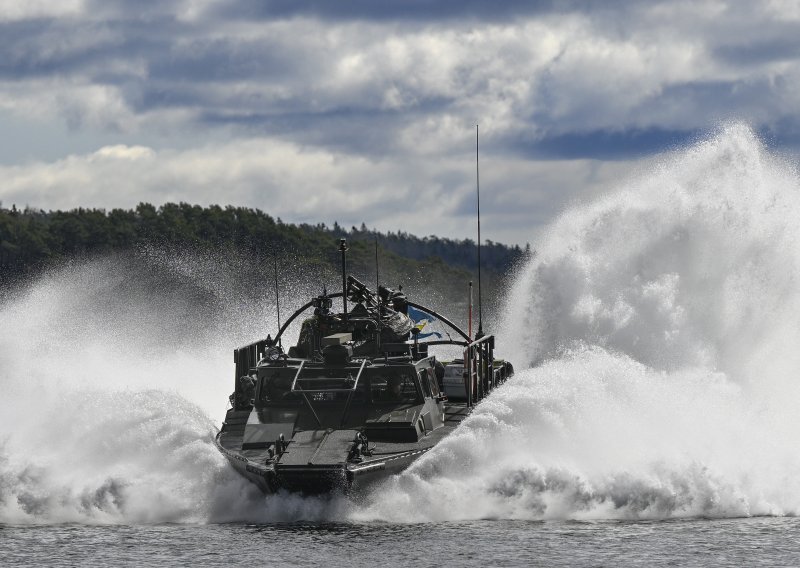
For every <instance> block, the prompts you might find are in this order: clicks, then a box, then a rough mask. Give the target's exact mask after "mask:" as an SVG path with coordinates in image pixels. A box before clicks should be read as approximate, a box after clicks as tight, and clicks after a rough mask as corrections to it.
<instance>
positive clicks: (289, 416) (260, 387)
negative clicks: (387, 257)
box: [216, 239, 513, 494]
mask: <svg viewBox="0 0 800 568" xmlns="http://www.w3.org/2000/svg"><path fill="white" fill-rule="evenodd" d="M339 250H340V251H341V255H342V291H341V292H337V293H330V294H329V293H327V292H326V291H325V290H323V292H322V294H321V295H319V296H317V297H315V298H313V299H311V300H310V301H309V302H308V303H306V304H305V305H303V306H302V307H301V308H300V309H298V310H297V311H296V312H294V314H292V315H291V317H289V318H288V319H287V321H286V322H285V323H284V324H283V325H282V326H280V329H279V330H278V331H277V334H276V335H275V337H271V336H267V338H266V339H262V340H260V341H257V342H255V343H251V344H250V345H246V346H244V347H241V348H239V349H236V350H234V354H233V355H234V356H233V358H234V363H235V365H236V374H235V390H234V392H233V394H232V395H231V397H230V403H231V408H230V409H229V410H228V411H227V413H226V416H225V421H224V423H223V424H222V428H221V430H220V431H219V433H218V434H217V436H216V445H217V447H218V448H219V450H220V451H221V452H222V453H223V454H224V455H225V456H226V457H227V458H228V460H229V461H230V463H231V464H232V465H233V467H234V468H235V469H236V470H237V471H238V472H239V473H241V474H242V475H243V476H244V477H246V478H247V479H249V480H250V481H252V482H253V483H255V484H256V485H258V487H260V488H261V489H262V490H263V491H264V492H265V493H274V492H278V491H281V490H285V491H290V492H300V493H305V494H319V493H328V492H342V493H351V492H354V491H359V490H363V489H364V488H365V487H368V486H370V485H372V484H374V483H376V482H379V481H381V480H384V479H386V478H387V477H389V476H391V475H393V474H396V473H399V472H401V471H402V470H404V469H405V468H407V467H408V466H409V465H410V464H411V463H413V462H414V460H416V459H418V458H419V457H420V456H422V455H423V454H425V453H426V452H428V451H429V450H430V449H431V448H433V447H434V446H436V444H438V443H439V442H440V441H442V440H443V439H444V438H445V437H446V436H447V435H448V434H449V433H450V432H452V431H453V430H454V429H455V428H456V427H457V426H458V425H459V423H460V422H461V421H462V420H464V418H466V417H467V416H468V415H469V413H470V411H471V410H472V408H473V407H474V405H475V404H476V403H478V402H479V401H480V400H481V399H482V398H483V397H485V396H486V395H487V394H488V393H489V392H490V391H491V390H492V389H494V388H495V387H497V386H498V385H500V384H501V383H503V382H504V381H505V380H506V379H507V378H508V377H509V376H511V374H513V367H512V366H511V364H510V363H509V362H507V361H503V360H499V359H495V357H494V345H495V338H494V336H492V335H483V334H482V333H480V332H479V333H478V334H476V335H477V337H470V335H469V334H468V333H467V332H465V331H463V330H462V329H461V328H459V327H458V326H456V325H455V324H454V323H452V322H451V321H450V320H449V319H448V318H446V317H445V316H443V315H441V314H439V313H437V312H436V311H434V310H432V309H430V308H428V307H426V306H423V305H421V304H417V303H414V302H412V301H410V300H409V299H408V298H407V297H406V295H405V294H404V293H403V291H402V289H399V290H393V289H391V288H387V287H385V286H379V285H377V283H376V287H377V290H374V291H373V290H371V289H369V288H368V287H367V286H366V285H365V284H363V283H362V282H360V281H359V280H358V279H356V278H354V277H353V276H348V275H347V272H346V251H347V243H346V241H345V240H344V239H342V240H341V241H340V247H339ZM338 298H341V306H342V311H341V312H335V311H334V310H333V306H334V300H337V302H336V303H337V304H338V303H339V301H338ZM410 313H411V314H412V315H416V316H417V321H418V320H419V315H420V314H424V315H425V317H426V318H427V319H429V320H434V319H436V320H438V321H440V322H442V324H443V326H445V329H449V330H450V332H449V333H447V334H445V335H447V336H448V339H434V340H431V341H427V340H426V341H423V340H421V337H420V336H421V329H422V326H421V325H419V324H417V323H416V321H415V320H414V319H412V317H409V314H410ZM303 314H306V318H305V319H304V320H302V324H301V329H300V334H299V339H298V342H297V344H296V345H293V346H291V347H289V348H288V350H286V351H284V349H283V347H282V341H281V337H282V336H283V334H284V332H285V331H286V329H287V328H288V327H289V326H290V325H292V323H293V322H295V321H296V320H297V319H298V318H300V317H301V316H302V315H303ZM479 330H480V328H479ZM453 335H455V336H456V338H455V339H453ZM434 337H435V336H434ZM441 345H455V346H458V348H459V349H457V350H456V352H457V353H458V352H460V353H461V357H460V358H457V359H454V360H450V361H440V360H438V359H437V357H436V355H435V354H434V353H433V351H434V350H435V349H431V348H432V347H436V346H441ZM451 350H452V348H451Z"/></svg>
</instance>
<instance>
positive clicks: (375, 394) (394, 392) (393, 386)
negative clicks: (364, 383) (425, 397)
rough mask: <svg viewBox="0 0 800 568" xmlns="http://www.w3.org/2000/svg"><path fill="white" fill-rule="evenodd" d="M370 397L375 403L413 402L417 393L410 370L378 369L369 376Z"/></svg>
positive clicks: (416, 398) (416, 397) (417, 398)
mask: <svg viewBox="0 0 800 568" xmlns="http://www.w3.org/2000/svg"><path fill="white" fill-rule="evenodd" d="M370 397H371V399H372V402H375V403H379V404H380V403H387V404H392V403H393V404H397V403H415V402H417V401H418V400H419V393H418V392H417V386H416V384H415V382H414V375H413V374H412V373H411V372H408V371H405V370H397V369H380V370H379V371H377V372H376V373H375V374H374V375H373V376H371V377H370Z"/></svg>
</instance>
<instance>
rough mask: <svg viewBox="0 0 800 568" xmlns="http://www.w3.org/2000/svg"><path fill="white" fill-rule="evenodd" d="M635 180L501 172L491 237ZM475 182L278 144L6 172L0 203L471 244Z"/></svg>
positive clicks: (123, 155) (593, 171)
mask: <svg viewBox="0 0 800 568" xmlns="http://www.w3.org/2000/svg"><path fill="white" fill-rule="evenodd" d="M627 168H628V166H627V165H625V164H621V163H612V164H603V163H600V162H596V161H590V160H572V161H565V160H558V161H552V162H530V161H528V160H515V159H504V160H500V161H497V162H493V163H492V164H491V165H490V166H489V168H488V169H487V172H486V173H485V174H484V190H483V193H482V202H481V211H482V214H483V226H484V231H485V234H486V236H487V237H489V238H491V239H492V240H496V241H501V242H511V243H514V242H520V243H524V242H526V240H527V241H530V240H532V238H533V236H534V234H533V227H535V226H536V225H538V224H540V223H541V222H542V221H543V220H545V219H547V218H548V217H549V216H551V215H553V214H554V213H556V212H557V211H558V210H559V209H560V208H562V207H563V206H564V205H565V204H566V201H567V200H569V199H574V198H575V196H576V195H578V194H584V195H586V194H587V192H592V191H601V190H602V189H603V188H606V187H608V185H610V184H611V183H613V180H614V179H616V178H617V177H618V176H619V175H624V172H625V171H626V170H627ZM472 176H473V170H472V164H471V162H469V160H466V161H464V160H459V159H457V158H452V159H445V160H437V161H435V162H434V161H431V160H426V159H415V160H413V161H411V162H398V161H396V160H392V159H381V160H371V159H367V158H364V157H360V156H352V155H349V154H335V153H329V152H326V151H322V150H319V149H315V148H306V147H302V146H298V145H295V144H291V143H287V142H282V141H276V140H269V139H249V140H239V141H234V142H230V143H227V144H215V145H208V146H203V147H201V148H194V149H190V150H184V151H174V150H162V151H156V150H154V149H152V148H149V147H145V146H126V145H114V146H106V147H103V148H101V149H99V150H98V151H96V152H93V153H89V154H82V155H71V156H68V157H67V158H64V159H62V160H58V161H55V162H49V163H48V162H38V163H29V164H26V165H17V166H5V167H2V166H0V179H2V180H3V182H2V184H0V202H2V203H4V204H6V205H7V206H9V205H11V204H12V203H14V204H17V205H18V206H31V207H33V208H44V209H71V208H75V207H87V206H91V207H100V208H105V209H112V208H115V207H122V208H129V207H133V206H135V205H136V203H138V202H139V201H146V202H151V203H163V202H166V201H172V202H180V201H187V202H191V203H200V204H205V205H208V204H214V203H216V204H223V205H224V204H233V205H241V206H247V207H254V208H259V209H262V210H264V211H266V212H268V213H270V214H272V215H275V216H279V217H282V218H283V219H284V220H287V221H296V222H310V223H317V222H326V223H329V224H331V223H333V222H334V221H338V222H339V223H340V224H342V225H344V226H350V225H355V226H360V225H361V223H364V222H365V223H367V225H368V226H370V227H372V228H378V229H381V230H392V231H398V230H404V231H410V232H413V233H416V234H420V235H428V234H436V235H439V236H450V237H455V238H464V237H465V236H472V233H473V232H474V231H473V229H474V223H475V221H474V214H475V205H476V204H475V187H474V179H473V177H472ZM498 187H502V188H503V190H502V191H498V190H497V189H496V188H498Z"/></svg>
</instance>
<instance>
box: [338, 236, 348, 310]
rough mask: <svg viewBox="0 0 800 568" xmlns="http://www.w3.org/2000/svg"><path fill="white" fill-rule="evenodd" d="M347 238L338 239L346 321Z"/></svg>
mask: <svg viewBox="0 0 800 568" xmlns="http://www.w3.org/2000/svg"><path fill="white" fill-rule="evenodd" d="M347 249H348V247H347V239H339V251H340V252H341V253H342V308H344V309H343V311H344V319H345V321H347Z"/></svg>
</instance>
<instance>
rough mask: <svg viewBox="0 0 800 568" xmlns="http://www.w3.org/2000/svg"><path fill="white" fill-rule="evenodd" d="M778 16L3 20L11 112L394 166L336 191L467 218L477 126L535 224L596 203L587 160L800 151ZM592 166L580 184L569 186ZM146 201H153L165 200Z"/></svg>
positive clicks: (201, 192)
mask: <svg viewBox="0 0 800 568" xmlns="http://www.w3.org/2000/svg"><path fill="white" fill-rule="evenodd" d="M769 6H770V5H768V4H763V3H738V2H729V3H725V2H715V3H692V2H652V3H637V2H628V1H619V2H577V1H575V2H555V1H543V2H521V1H513V2H507V3H496V2H480V1H476V0H466V1H461V2H457V3H456V2H454V1H451V0H446V1H444V2H433V1H430V2H422V1H412V2H407V1H406V2H400V1H399V0H389V1H386V2H372V1H369V2H368V1H366V0H352V1H345V2H323V1H307V2H300V1H289V0H273V1H267V2H260V3H252V2H251V3H243V2H227V1H217V2H214V1H204V2H193V1H190V0H169V1H158V2H156V1H147V2H132V1H116V2H108V1H101V0H92V1H91V2H88V3H87V4H86V8H85V10H84V12H83V13H82V14H72V13H70V14H71V15H68V16H64V15H61V16H57V15H50V16H48V15H46V12H43V13H41V14H39V13H36V17H31V18H28V19H25V18H19V17H18V18H10V17H9V18H6V19H3V18H2V14H0V55H1V57H0V111H2V112H5V113H10V114H13V115H15V116H17V117H20V116H34V117H37V118H39V117H53V118H52V119H53V120H55V119H56V118H57V119H58V120H61V121H62V122H65V123H67V124H68V125H69V126H70V127H71V128H73V129H76V130H81V131H84V132H88V131H91V130H92V129H95V130H96V131H98V132H101V133H102V136H103V137H104V138H103V139H104V140H107V139H108V135H109V133H116V134H118V135H119V136H118V137H114V140H120V141H125V140H126V136H128V138H127V140H128V142H129V143H130V142H132V141H135V140H142V139H143V138H145V137H146V138H147V140H148V144H150V145H151V146H153V148H155V149H156V150H160V149H162V148H168V147H173V148H174V147H183V148H187V147H193V146H194V147H196V146H197V145H199V144H222V142H225V143H227V142H230V141H234V142H235V141H237V140H239V139H242V140H247V139H262V138H267V139H270V140H271V141H272V142H274V143H276V144H277V143H282V144H289V145H291V146H292V147H293V148H298V149H300V148H302V149H303V151H305V152H310V153H311V154H312V155H317V154H320V155H327V156H336V158H335V159H338V160H341V161H343V162H347V163H350V164H361V163H362V162H364V163H369V164H373V165H374V164H380V165H381V167H376V168H374V169H373V170H370V171H371V172H372V173H369V174H367V173H365V172H366V170H367V169H369V168H364V169H359V170H358V171H359V172H360V173H359V174H356V173H349V174H348V172H347V171H346V170H336V171H337V174H336V175H337V176H341V178H340V179H339V180H338V183H339V184H340V187H347V186H348V184H352V185H353V186H355V187H361V184H364V185H365V186H366V185H367V182H366V181H364V180H362V179H361V178H360V177H359V176H366V177H367V178H369V181H368V184H377V185H380V186H382V187H384V190H385V191H387V192H388V193H387V194H388V195H393V196H396V195H397V194H396V193H394V191H395V190H396V187H395V188H394V189H391V190H390V189H389V186H391V185H392V181H391V180H386V179H382V178H381V176H379V175H377V174H376V173H375V172H380V173H381V174H382V175H385V176H399V177H400V178H403V179H404V178H406V177H408V178H409V179H412V178H413V179H414V180H415V184H416V185H415V186H414V187H416V188H419V187H423V188H426V189H425V191H432V192H434V195H435V197H436V198H437V199H439V200H440V201H442V205H441V208H442V210H443V211H447V212H449V213H450V214H452V215H453V216H454V217H456V218H458V219H461V218H462V216H463V215H466V211H467V210H468V209H469V203H470V202H469V199H470V198H469V194H468V193H465V192H467V188H468V187H470V186H471V180H470V176H469V174H467V175H462V174H461V173H459V172H460V169H459V168H458V167H454V166H452V165H451V166H448V167H441V168H440V167H437V166H439V165H442V164H445V163H450V162H451V161H453V160H455V161H463V160H464V159H465V156H468V155H469V153H470V150H469V148H470V146H471V144H472V135H473V130H472V129H473V128H474V124H475V123H477V122H480V123H481V129H482V133H484V136H485V138H484V139H483V140H485V144H484V145H483V148H484V150H485V152H486V156H487V159H491V160H503V159H506V158H507V159H508V160H509V163H508V167H509V173H508V174H507V175H504V176H502V180H498V182H497V183H498V186H499V187H500V188H501V191H500V192H499V193H498V195H497V196H496V198H492V197H487V215H492V214H496V215H497V216H498V219H500V216H501V215H506V216H508V218H509V219H512V218H514V219H516V218H517V217H520V221H519V222H520V223H522V222H523V220H522V218H521V217H524V214H522V213H519V212H518V210H517V209H518V208H517V207H515V205H514V204H520V203H522V204H525V205H526V206H530V207H537V208H538V209H537V210H538V211H543V210H547V211H553V210H554V208H555V207H557V205H553V204H560V203H564V202H565V201H566V200H567V199H568V197H567V195H566V194H565V193H564V191H566V190H563V189H562V188H563V187H568V188H570V189H569V191H571V192H573V194H574V193H575V192H578V193H580V192H581V189H580V188H581V187H590V188H596V187H598V182H596V181H595V180H593V179H591V177H590V176H589V174H588V172H589V171H591V170H592V169H593V168H595V169H596V168H597V165H596V164H595V165H593V166H591V165H589V163H588V162H586V163H584V162H582V160H590V161H591V160H594V161H595V162H598V163H602V164H603V165H604V166H603V167H604V169H603V171H612V170H613V171H621V170H624V169H625V167H626V164H630V163H634V162H633V161H636V160H639V159H642V158H643V157H646V156H650V155H653V154H656V153H658V152H662V151H664V150H669V149H672V148H675V147H676V146H680V145H683V144H685V143H687V142H691V141H693V140H694V139H696V138H697V136H698V135H699V133H703V132H706V131H708V130H709V129H710V128H713V127H714V126H715V125H716V124H717V123H718V122H719V121H722V120H728V119H731V118H734V119H735V118H743V119H745V120H748V121H750V122H751V123H752V124H753V125H754V127H755V128H756V129H757V130H758V131H760V132H764V133H767V134H768V138H769V140H772V141H774V142H775V144H777V145H792V146H793V147H796V146H797V145H798V140H800V123H798V121H797V120H794V119H793V118H792V117H793V115H794V114H795V110H796V108H797V105H798V104H799V103H800V100H799V99H800V65H798V62H800V41H798V40H797V37H796V36H797V34H796V33H795V29H796V27H797V22H796V21H793V20H791V15H790V14H787V13H783V12H780V11H774V12H771V11H770V8H769ZM484 126H485V130H484ZM100 138H101V136H100V135H99V134H98V139H100ZM159 141H160V142H159ZM103 143H105V142H103ZM100 145H102V144H100ZM233 147H238V146H235V145H234V146H233ZM81 148H83V149H85V148H86V146H85V140H84V141H82V146H81ZM270 148H274V147H272V146H270ZM303 151H300V150H298V151H297V152H295V153H292V154H291V155H292V158H291V159H296V160H301V157H302V154H303ZM69 153H74V149H71V148H69V147H68V146H67V145H65V149H64V152H63V155H67V154H69ZM48 156H52V149H49V148H48ZM180 159H182V160H190V159H192V157H191V155H190V154H187V153H183V154H180ZM332 159H333V158H332ZM467 160H468V157H467ZM3 162H5V163H8V162H7V161H5V160H3V159H2V158H1V157H0V163H3ZM388 162H391V163H393V164H394V166H393V167H392V168H387V167H386V166H385V164H386V163H388ZM557 162H562V163H560V164H558V163H557ZM576 162H580V163H581V164H582V165H581V166H580V172H583V173H581V174H580V175H578V174H570V172H569V165H570V164H573V163H576ZM304 163H305V162H304ZM543 163H546V164H547V171H546V172H545V171H543V170H542V171H540V170H537V165H538V164H543ZM86 167H87V168H88V167H89V166H86ZM176 167H177V166H176ZM467 169H468V168H467ZM412 170H414V171H412ZM552 172H558V173H559V175H560V176H566V177H569V179H570V181H569V183H566V184H559V183H558V180H556V179H554V177H553V175H554V174H552ZM421 173H424V176H425V177H424V178H423V177H420V174H421ZM412 174H413V175H412ZM296 175H297V177H295V178H293V180H294V181H293V183H297V184H302V183H305V182H304V181H303V179H302V176H301V175H300V174H299V173H297V174H296ZM515 176H516V177H515ZM531 176H532V177H531ZM601 177H602V176H601ZM43 179H44V178H43ZM529 180H533V182H535V183H534V185H535V186H536V187H537V189H536V191H532V190H531V191H528V184H529ZM175 183H176V182H175V181H174V179H173V180H172V182H171V184H172V185H174V184H175ZM320 183H322V182H320ZM189 185H191V184H189ZM399 185H400V186H402V187H403V188H404V189H403V191H407V192H411V191H412V189H413V188H412V186H411V185H404V184H402V183H400V184H399ZM169 186H170V184H164V185H163V187H169ZM143 187H148V188H151V189H150V190H148V191H151V193H149V194H148V195H150V196H151V197H152V196H156V195H158V194H159V193H158V191H159V190H157V189H154V188H161V187H162V186H161V185H158V184H147V183H144V182H143ZM243 187H248V188H253V189H252V191H253V192H256V191H257V187H258V186H257V184H255V183H249V182H248V183H243ZM430 188H433V189H430ZM417 190H418V189H417ZM25 191H32V190H31V189H26V190H25ZM126 191H130V192H135V191H136V189H135V188H134V187H129V188H128V189H127V190H126ZM164 191H165V193H164V198H167V196H168V195H171V194H169V193H168V192H166V190H164ZM195 191H197V193H196V194H195V195H197V196H198V197H197V199H198V200H200V199H201V198H202V199H206V200H207V199H208V197H207V195H208V194H207V193H205V192H206V190H205V189H203V188H202V187H201V186H195ZM209 191H210V190H209ZM247 191H250V190H247ZM247 191H245V190H242V193H240V195H243V196H244V195H247ZM15 195H18V196H20V195H22V193H16V194H15ZM458 196H461V197H460V198H459V197H458ZM512 196H513V197H512ZM90 197H91V196H87V199H89V198H90ZM183 197H184V198H186V199H191V198H190V197H189V195H188V194H187V195H184V196H183ZM253 199H255V198H253ZM459 199H461V201H459ZM547 199H550V200H551V201H552V203H550V204H548V203H544V202H545V201H547ZM359 207H361V209H363V210H364V211H366V210H368V209H369V208H368V207H367V206H366V205H364V204H361V205H360V206H359ZM377 209H378V208H377V207H376V209H375V210H370V214H374V215H378V216H380V215H381V213H380V212H379V211H377ZM293 214H294V215H296V218H297V219H303V215H309V216H313V211H309V212H302V211H295V212H294V213H293ZM308 220H310V221H313V220H314V219H313V218H311V217H309V218H308ZM339 220H340V221H342V222H345V221H347V220H346V219H339ZM355 221H356V220H354V222H355ZM367 221H369V219H367ZM347 222H349V221H347ZM404 222H405V221H404ZM498 222H499V221H498ZM368 224H371V223H369V222H368ZM398 228H399V227H398Z"/></svg>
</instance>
